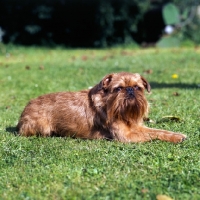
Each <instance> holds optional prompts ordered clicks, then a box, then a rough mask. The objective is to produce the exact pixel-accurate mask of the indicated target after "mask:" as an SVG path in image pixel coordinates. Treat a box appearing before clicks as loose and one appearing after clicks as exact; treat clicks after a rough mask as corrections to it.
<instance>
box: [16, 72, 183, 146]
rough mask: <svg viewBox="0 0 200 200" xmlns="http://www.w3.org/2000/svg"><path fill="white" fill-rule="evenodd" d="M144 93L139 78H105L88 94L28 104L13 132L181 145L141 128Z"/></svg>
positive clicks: (169, 135)
mask: <svg viewBox="0 0 200 200" xmlns="http://www.w3.org/2000/svg"><path fill="white" fill-rule="evenodd" d="M145 89H146V90H147V91H148V92H150V89H151V88H150V85H149V83H148V82H147V81H146V80H145V79H144V78H143V77H141V76H140V75H139V74H132V73H127V72H121V73H113V74H109V75H107V76H105V77H104V78H103V80H102V81H101V82H100V83H99V84H97V85H96V86H94V87H93V88H92V89H91V90H84V91H80V92H58V93H52V94H47V95H43V96H40V97H38V98H36V99H33V100H31V101H30V102H29V103H28V105H27V106H26V107H25V109H24V111H23V112H22V114H21V117H20V119H19V123H18V125H17V128H18V130H19V134H20V135H23V136H32V135H40V136H54V135H55V136H71V137H76V138H87V139H101V138H107V139H114V140H119V141H121V142H145V141H150V140H153V139H160V140H164V141H169V142H174V143H177V142H182V141H183V140H184V139H185V138H186V136H185V135H183V134H180V133H174V132H170V131H165V130H158V129H152V128H147V127H145V126H144V125H143V118H144V117H145V116H147V114H148V102H147V100H146V98H145V95H144V90H145Z"/></svg>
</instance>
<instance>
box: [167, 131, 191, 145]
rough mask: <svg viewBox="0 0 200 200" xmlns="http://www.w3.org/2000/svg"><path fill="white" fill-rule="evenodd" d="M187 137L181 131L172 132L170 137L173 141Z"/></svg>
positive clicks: (181, 140)
mask: <svg viewBox="0 0 200 200" xmlns="http://www.w3.org/2000/svg"><path fill="white" fill-rule="evenodd" d="M186 139H187V136H186V135H184V134H181V133H176V134H173V135H172V136H171V138H170V140H171V142H173V143H180V142H183V141H184V140H186Z"/></svg>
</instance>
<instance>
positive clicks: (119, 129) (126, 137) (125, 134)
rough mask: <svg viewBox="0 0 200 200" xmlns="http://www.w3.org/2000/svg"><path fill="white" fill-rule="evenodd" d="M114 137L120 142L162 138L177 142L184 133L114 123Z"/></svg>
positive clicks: (183, 137) (184, 136) (183, 138)
mask: <svg viewBox="0 0 200 200" xmlns="http://www.w3.org/2000/svg"><path fill="white" fill-rule="evenodd" d="M113 130H114V138H115V139H117V140H119V141H121V142H147V141H152V140H156V139H158V140H162V141H167V142H173V143H179V142H183V141H184V140H185V139H186V135H183V134H181V133H175V132H171V131H166V130H160V129H153V128H148V127H145V126H138V125H134V126H128V125H126V124H124V123H120V122H118V123H116V125H115V126H114V129H113Z"/></svg>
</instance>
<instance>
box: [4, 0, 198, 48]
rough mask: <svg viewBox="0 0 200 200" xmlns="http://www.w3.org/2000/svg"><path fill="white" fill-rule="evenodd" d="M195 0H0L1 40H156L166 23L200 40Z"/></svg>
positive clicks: (84, 43) (185, 37) (183, 36)
mask: <svg viewBox="0 0 200 200" xmlns="http://www.w3.org/2000/svg"><path fill="white" fill-rule="evenodd" d="M198 5H199V3H198V1H197V0H185V1H182V0H147V1H140V0H131V1H130V0H85V1H82V0H30V1H21V0H15V1H13V0H1V6H0V27H1V29H2V30H3V31H4V33H5V34H4V35H1V33H0V39H1V38H3V42H4V43H17V44H23V45H33V44H34V45H57V44H59V45H65V46H71V47H77V46H79V47H104V46H111V45H115V44H130V43H135V42H136V43H138V44H140V45H142V44H147V45H148V44H155V43H156V42H158V41H159V40H160V39H161V38H162V36H163V35H164V34H165V32H164V29H165V26H166V25H168V24H170V25H173V26H174V27H175V30H176V34H177V33H178V35H177V37H178V38H179V40H180V41H191V43H193V44H195V45H198V44H200V38H199V35H198V33H199V30H200V17H199V16H198V15H197V12H196V8H197V6H198Z"/></svg>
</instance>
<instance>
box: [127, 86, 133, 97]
mask: <svg viewBox="0 0 200 200" xmlns="http://www.w3.org/2000/svg"><path fill="white" fill-rule="evenodd" d="M126 92H127V93H128V95H130V96H134V90H133V88H132V87H127V88H126Z"/></svg>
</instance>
